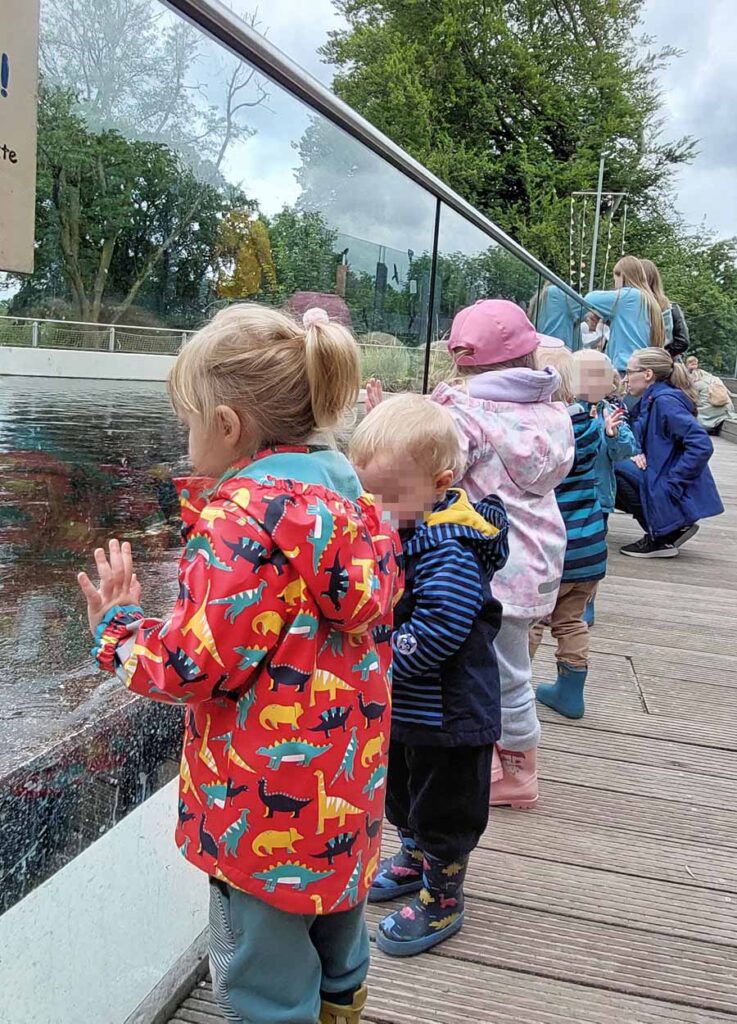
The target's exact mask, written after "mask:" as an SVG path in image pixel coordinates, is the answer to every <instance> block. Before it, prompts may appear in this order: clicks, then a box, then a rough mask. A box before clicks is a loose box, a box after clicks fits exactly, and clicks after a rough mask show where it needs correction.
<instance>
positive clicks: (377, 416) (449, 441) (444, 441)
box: [348, 394, 463, 480]
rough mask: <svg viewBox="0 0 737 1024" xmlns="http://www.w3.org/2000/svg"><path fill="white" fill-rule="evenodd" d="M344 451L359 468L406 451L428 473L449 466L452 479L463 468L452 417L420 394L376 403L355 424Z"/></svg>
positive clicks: (439, 471)
mask: <svg viewBox="0 0 737 1024" xmlns="http://www.w3.org/2000/svg"><path fill="white" fill-rule="evenodd" d="M348 454H349V456H350V459H351V461H352V462H353V463H354V464H355V465H356V466H359V467H361V468H363V467H365V466H368V465H369V463H370V462H372V461H373V460H374V459H375V458H377V457H381V456H382V455H387V454H388V455H395V456H396V457H397V459H398V460H399V459H401V457H402V456H403V455H408V456H409V457H410V458H411V459H413V460H414V461H415V462H416V463H417V465H418V466H420V467H421V468H422V469H423V470H425V471H426V472H427V475H428V477H436V476H438V475H439V474H440V473H444V472H445V470H447V469H450V470H452V471H453V479H454V480H456V479H458V477H459V476H460V475H461V473H462V472H463V459H462V456H461V445H460V441H459V439H458V431H457V430H456V426H455V423H454V421H453V417H452V416H451V415H450V413H449V412H448V410H447V409H444V408H443V407H442V406H440V405H436V403H435V402H431V401H428V399H426V398H423V397H422V395H414V394H409V395H394V396H393V397H391V398H387V399H385V400H384V401H383V402H381V403H380V404H379V405H377V406H376V408H374V409H372V410H371V412H370V413H369V414H368V416H366V418H365V419H364V420H363V421H362V422H361V423H359V425H358V426H357V427H356V429H355V431H354V433H353V436H352V438H351V440H350V443H349V446H348ZM398 471H399V467H398Z"/></svg>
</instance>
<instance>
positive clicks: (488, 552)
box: [392, 488, 508, 746]
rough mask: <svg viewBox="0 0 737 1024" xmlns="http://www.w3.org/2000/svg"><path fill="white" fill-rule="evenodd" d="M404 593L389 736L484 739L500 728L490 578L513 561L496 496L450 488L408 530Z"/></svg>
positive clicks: (412, 740)
mask: <svg viewBox="0 0 737 1024" xmlns="http://www.w3.org/2000/svg"><path fill="white" fill-rule="evenodd" d="M403 550H404V559H405V592H404V596H403V597H402V599H401V601H400V602H399V604H398V605H397V607H396V609H395V613H394V635H393V637H392V647H393V652H394V668H393V680H394V682H393V692H392V739H394V740H396V741H398V742H400V743H405V744H409V745H439V746H483V745H485V744H489V743H495V742H496V741H497V740H498V739H499V736H500V734H501V711H500V694H499V670H498V668H497V662H496V655H495V653H494V638H495V637H496V635H497V633H498V632H499V626H500V624H501V613H502V608H501V604H500V603H499V601H497V600H496V598H494V597H493V596H492V593H491V587H490V583H491V579H492V576H493V575H494V572H495V571H496V570H497V569H500V568H501V567H502V566H503V565H504V563H505V562H506V560H507V554H508V547H507V514H506V511H505V509H504V505H503V503H502V502H501V500H500V499H499V498H496V497H489V498H484V499H483V501H480V502H478V503H477V504H475V505H471V503H470V502H469V500H468V498H467V497H466V494H465V492H464V491H462V490H458V489H455V488H454V489H452V490H450V491H448V494H447V495H446V497H445V498H444V499H443V501H441V502H439V503H438V504H437V505H436V506H435V508H434V509H433V511H432V513H431V514H430V515H429V516H428V518H427V521H426V522H425V523H423V524H422V525H421V526H418V527H417V528H416V529H414V530H412V531H407V532H406V534H405V535H404V536H403Z"/></svg>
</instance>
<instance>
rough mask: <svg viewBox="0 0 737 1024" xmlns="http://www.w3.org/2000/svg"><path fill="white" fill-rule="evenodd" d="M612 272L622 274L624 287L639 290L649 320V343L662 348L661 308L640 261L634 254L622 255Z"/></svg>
mask: <svg viewBox="0 0 737 1024" xmlns="http://www.w3.org/2000/svg"><path fill="white" fill-rule="evenodd" d="M614 273H615V274H621V275H622V284H623V285H624V286H625V288H637V290H638V291H639V292H640V295H641V299H640V302H641V305H642V306H643V307H644V308H645V309H646V310H647V318H648V320H649V321H650V344H651V345H652V346H653V347H654V348H663V346H664V345H665V323H664V321H663V310H662V309H661V308H660V303H659V302H658V300H657V299H656V298H655V295H654V294H653V292H652V290H651V288H650V285H649V284H648V281H647V275H646V274H645V268H644V267H643V265H642V261H641V260H638V258H637V257H636V256H623V257H622V258H621V260H619V261H618V262H617V263H616V264H615V265H614Z"/></svg>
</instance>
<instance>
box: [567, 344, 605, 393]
mask: <svg viewBox="0 0 737 1024" xmlns="http://www.w3.org/2000/svg"><path fill="white" fill-rule="evenodd" d="M597 377H598V378H599V379H598V381H597ZM571 387H572V389H573V393H574V395H575V396H576V398H583V399H584V400H585V401H587V402H600V401H602V400H603V399H604V398H606V396H607V395H610V394H611V393H612V389H613V387H614V364H613V363H612V361H611V359H610V358H609V356H607V355H605V354H604V353H603V352H598V351H597V350H596V349H592V348H589V349H586V348H584V349H579V351H578V352H574V353H573V354H572V355H571Z"/></svg>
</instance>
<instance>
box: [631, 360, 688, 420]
mask: <svg viewBox="0 0 737 1024" xmlns="http://www.w3.org/2000/svg"><path fill="white" fill-rule="evenodd" d="M630 358H631V359H634V360H635V361H636V362H637V368H638V369H639V370H652V371H653V377H654V378H655V380H657V381H663V380H664V381H667V382H668V384H670V385H672V386H673V387H674V388H679V390H681V391H682V392H683V393H684V395H685V396H686V397H687V398H688V399H689V401H690V402H691V404H692V405H693V407H694V411H695V409H696V406H697V404H698V397H697V394H696V388H695V387H694V385H693V381H692V379H691V374H690V373H689V372H688V370H687V369H686V367H685V366H684V365H683V363H674V362H673V359H672V358H671V356H669V355H668V353H667V352H666V351H665V349H662V348H640V349H638V350H637V351H636V352H633V353H632V356H631V357H630Z"/></svg>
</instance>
